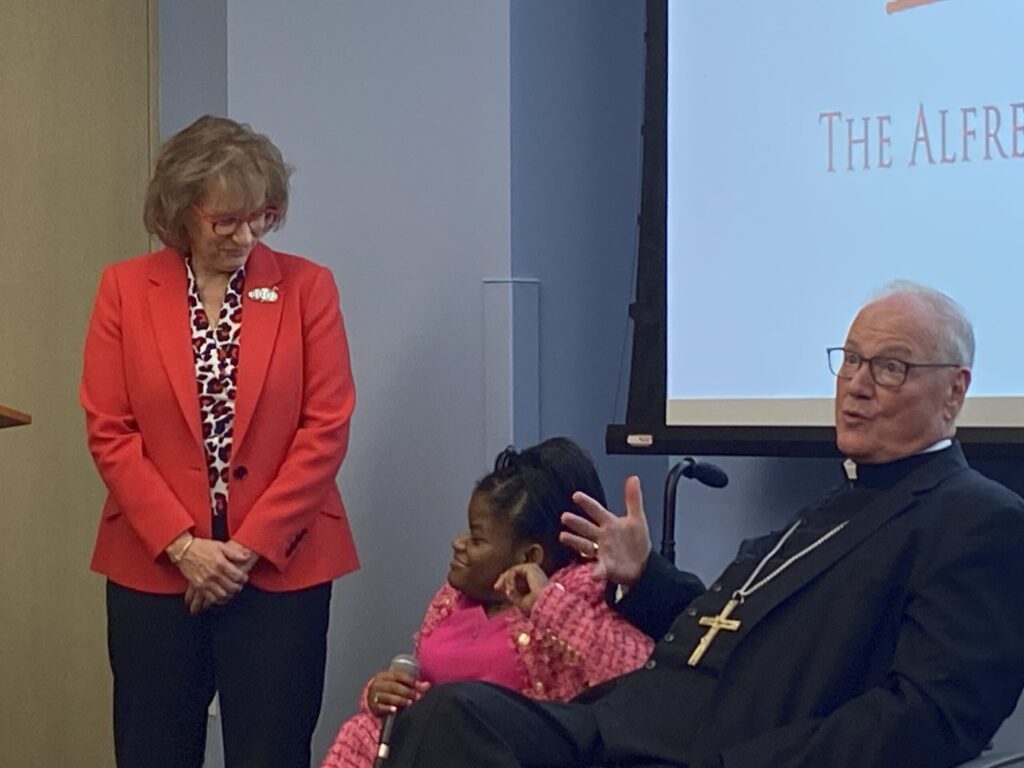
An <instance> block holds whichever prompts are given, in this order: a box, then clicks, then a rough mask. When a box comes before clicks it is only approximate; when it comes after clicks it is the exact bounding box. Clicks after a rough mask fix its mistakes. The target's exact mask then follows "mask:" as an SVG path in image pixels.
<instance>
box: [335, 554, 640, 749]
mask: <svg viewBox="0 0 1024 768" xmlns="http://www.w3.org/2000/svg"><path fill="white" fill-rule="evenodd" d="M457 596H458V593H457V592H456V591H455V589H453V588H452V587H450V586H449V585H447V584H445V585H444V586H443V587H441V589H439V590H438V592H437V594H436V595H434V599H433V600H432V601H431V602H430V606H429V607H428V608H427V613H426V615H425V616H424V617H423V624H422V625H421V626H420V630H419V632H417V634H416V650H417V652H418V651H419V645H420V642H421V641H422V640H423V638H425V637H427V636H428V635H429V634H430V633H431V632H433V631H434V630H435V629H436V628H437V627H438V626H439V625H440V624H441V623H442V622H443V621H444V620H445V619H446V618H447V617H448V616H449V615H450V614H451V612H452V609H453V607H454V605H455V599H456V597H457ZM504 616H505V625H506V627H507V630H508V641H509V645H510V647H511V648H512V649H513V650H514V652H515V653H516V657H517V661H518V666H519V670H520V672H521V684H520V685H519V692H520V693H522V694H524V695H526V696H529V697H531V698H534V699H544V700H555V701H568V700H569V699H571V698H573V697H575V696H576V695H578V694H579V693H581V692H582V691H584V690H585V689H586V688H588V687H590V686H592V685H597V684H598V683H602V682H604V681H605V680H608V679H610V678H613V677H618V676H619V675H624V674H626V673H627V672H632V671H633V670H634V669H636V668H638V667H639V666H640V665H641V664H643V663H644V661H645V660H646V659H647V657H648V656H649V655H650V653H651V650H652V648H653V647H654V641H653V640H651V638H649V637H648V636H647V635H645V634H644V633H643V632H641V631H640V630H639V629H637V628H636V627H634V626H633V625H632V624H630V623H628V622H627V621H626V620H625V619H623V618H622V617H621V616H619V615H618V614H617V613H615V612H614V611H612V610H611V608H609V607H608V604H607V603H606V602H605V582H604V581H596V580H594V579H593V578H592V577H591V575H590V568H589V566H587V565H585V564H579V565H570V566H568V567H567V568H563V569H562V570H560V571H558V572H557V573H555V574H553V575H552V576H551V579H550V581H549V582H548V585H547V587H546V588H545V589H544V592H543V593H542V594H541V596H540V598H538V600H537V602H536V604H535V605H534V607H533V611H531V612H530V613H529V614H526V613H524V612H522V611H520V610H517V609H512V610H509V611H506V612H505V614H504ZM368 687H369V683H367V686H366V688H364V689H363V694H362V696H360V702H359V704H360V712H359V714H358V715H356V716H355V717H353V718H351V719H350V720H348V721H346V722H345V723H344V724H343V725H342V726H341V730H340V731H338V736H337V738H336V739H335V740H334V744H333V746H332V747H331V750H330V752H329V753H328V754H327V757H326V758H325V760H324V762H323V764H322V765H321V768H369V767H370V766H372V765H373V758H374V754H375V752H376V749H377V739H378V736H379V734H380V726H381V721H380V719H379V718H377V717H376V716H375V715H373V714H372V713H371V712H370V710H369V707H368V706H367V702H366V690H367V688H368Z"/></svg>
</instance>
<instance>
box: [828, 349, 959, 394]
mask: <svg viewBox="0 0 1024 768" xmlns="http://www.w3.org/2000/svg"><path fill="white" fill-rule="evenodd" d="M825 351H826V352H828V369H829V370H830V371H832V373H833V374H835V375H836V376H838V377H839V378H841V379H852V378H853V377H854V375H856V373H857V371H859V370H860V367H861V366H862V365H863V364H864V363H867V364H868V370H870V371H871V378H872V379H874V380H875V384H877V385H878V386H880V387H889V388H890V389H895V388H896V387H902V386H903V385H904V384H905V383H906V381H907V375H908V374H909V373H910V369H911V368H960V367H961V366H960V364H959V363H908V362H907V361H906V360H900V359H899V358H896V357H885V356H883V355H876V356H875V357H862V356H861V355H859V354H857V353H856V352H853V351H851V350H849V349H846V348H845V347H829V348H828V349H826V350H825Z"/></svg>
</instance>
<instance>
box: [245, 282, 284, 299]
mask: <svg viewBox="0 0 1024 768" xmlns="http://www.w3.org/2000/svg"><path fill="white" fill-rule="evenodd" d="M277 295H278V294H277V286H276V285H275V286H274V287H273V288H253V289H252V290H251V291H249V298H250V299H252V300H253V301H268V302H274V301H277Z"/></svg>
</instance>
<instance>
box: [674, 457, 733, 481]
mask: <svg viewBox="0 0 1024 768" xmlns="http://www.w3.org/2000/svg"><path fill="white" fill-rule="evenodd" d="M683 477H692V478H693V479H694V480H696V481H697V482H700V483H704V485H710V486H711V487H712V488H725V486H727V485H728V484H729V476H728V475H727V474H725V472H724V471H723V470H722V468H721V467H718V466H715V465H714V464H709V463H708V462H706V461H694V460H693V459H691V458H689V457H687V458H685V459H683Z"/></svg>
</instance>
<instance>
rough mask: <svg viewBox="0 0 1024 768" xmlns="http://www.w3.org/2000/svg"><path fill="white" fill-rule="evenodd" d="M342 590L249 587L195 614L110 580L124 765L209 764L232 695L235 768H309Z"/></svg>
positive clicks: (231, 767)
mask: <svg viewBox="0 0 1024 768" xmlns="http://www.w3.org/2000/svg"><path fill="white" fill-rule="evenodd" d="M330 601H331V585H330V584H321V585H318V586H315V587H310V588H309V589H303V590H298V591H295V592H264V591H261V590H259V589H256V588H254V587H251V586H246V587H245V588H244V589H243V590H242V592H240V593H239V594H238V595H236V596H235V597H234V598H233V599H232V600H231V601H230V602H229V603H228V604H227V605H224V606H219V607H214V608H211V609H210V610H208V611H205V612H204V613H202V614H200V615H198V616H190V615H189V613H188V611H187V610H186V608H185V603H184V600H183V599H182V597H181V596H180V595H154V594H149V593H145V592H138V591H136V590H133V589H128V588H126V587H122V586H120V585H118V584H114V583H113V582H109V581H108V582H107V640H108V649H109V652H110V667H111V669H112V670H113V673H114V746H115V752H116V757H117V765H118V768H199V767H200V766H202V764H203V756H204V754H205V749H206V721H207V708H208V707H209V704H210V701H211V700H212V699H213V695H214V692H219V693H220V705H221V711H220V717H221V729H222V733H223V737H224V761H225V765H226V768H309V765H310V758H311V754H310V738H311V737H312V734H313V729H314V728H315V727H316V721H317V718H318V717H319V715H320V704H321V699H322V696H323V687H324V666H325V663H326V658H327V623H328V618H329V612H330Z"/></svg>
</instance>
